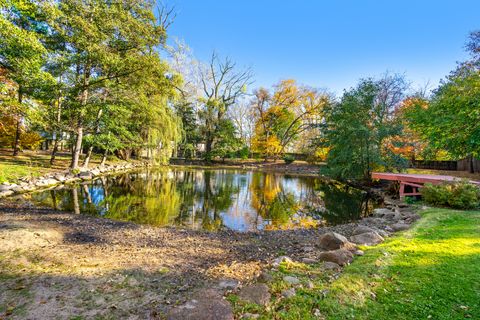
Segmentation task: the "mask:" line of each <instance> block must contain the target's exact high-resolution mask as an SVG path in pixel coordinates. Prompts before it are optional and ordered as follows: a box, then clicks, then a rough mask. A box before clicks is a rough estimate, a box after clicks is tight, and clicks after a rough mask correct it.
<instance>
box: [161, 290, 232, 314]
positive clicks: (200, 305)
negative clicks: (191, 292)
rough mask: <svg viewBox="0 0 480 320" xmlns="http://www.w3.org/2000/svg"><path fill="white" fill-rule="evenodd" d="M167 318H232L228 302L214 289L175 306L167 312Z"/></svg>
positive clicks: (202, 292)
mask: <svg viewBox="0 0 480 320" xmlns="http://www.w3.org/2000/svg"><path fill="white" fill-rule="evenodd" d="M167 319H168V320H233V319H234V317H233V311H232V307H231V305H230V303H229V302H228V301H225V300H224V299H223V297H222V296H221V295H220V294H219V293H218V292H217V291H215V290H212V289H207V290H202V291H201V292H199V293H198V298H197V299H192V300H190V301H188V302H187V303H185V304H183V305H180V306H178V307H175V308H173V309H171V310H170V312H169V313H168V314H167Z"/></svg>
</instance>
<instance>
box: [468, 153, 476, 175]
mask: <svg viewBox="0 0 480 320" xmlns="http://www.w3.org/2000/svg"><path fill="white" fill-rule="evenodd" d="M469 158H470V165H469V167H470V173H475V167H474V166H475V164H474V162H475V158H474V157H473V155H472V154H471V155H470V156H469Z"/></svg>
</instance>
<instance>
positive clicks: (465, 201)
mask: <svg viewBox="0 0 480 320" xmlns="http://www.w3.org/2000/svg"><path fill="white" fill-rule="evenodd" d="M421 193H422V197H423V200H424V201H425V202H427V203H430V204H432V205H437V206H449V207H452V208H456V209H473V208H476V207H478V206H479V204H480V188H479V187H477V186H476V185H473V184H471V183H468V182H465V181H462V182H457V183H442V184H438V185H432V184H430V183H426V184H425V186H424V187H423V188H422V189H421Z"/></svg>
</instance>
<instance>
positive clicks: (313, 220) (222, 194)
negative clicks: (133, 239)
mask: <svg viewBox="0 0 480 320" xmlns="http://www.w3.org/2000/svg"><path fill="white" fill-rule="evenodd" d="M28 197H30V200H32V201H33V202H34V203H37V204H42V205H47V206H50V207H51V208H54V209H58V210H67V211H72V212H74V213H79V214H88V215H95V216H102V217H105V218H109V219H115V220H122V221H132V222H136V223H141V224H150V225H155V226H178V227H184V228H192V229H203V230H211V231H213V230H219V229H222V228H227V229H231V230H236V231H251V230H262V229H265V230H276V229H292V228H308V227H314V226H317V225H333V224H339V223H344V222H348V221H353V220H355V219H358V218H360V217H362V216H365V215H368V214H369V212H370V211H371V210H372V203H371V201H370V200H369V199H368V196H367V194H366V193H365V192H362V191H360V190H357V189H354V188H352V187H349V186H346V185H343V184H339V183H332V182H326V181H324V180H322V179H320V178H315V177H302V176H291V175H285V174H279V173H265V172H252V171H241V170H223V169H222V170H196V169H188V170H183V169H182V170H177V169H163V170H159V169H156V170H143V171H137V172H129V173H126V174H121V175H116V176H106V177H101V178H98V179H96V180H94V181H89V182H85V183H82V184H77V185H71V186H64V187H62V188H61V189H53V190H47V191H43V192H37V193H33V194H31V195H28Z"/></svg>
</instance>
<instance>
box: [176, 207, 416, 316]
mask: <svg viewBox="0 0 480 320" xmlns="http://www.w3.org/2000/svg"><path fill="white" fill-rule="evenodd" d="M385 204H386V205H387V207H386V208H378V209H375V210H374V212H373V215H372V216H371V217H366V218H363V219H362V220H360V221H358V222H357V223H355V226H354V227H353V230H352V229H351V228H350V230H349V231H350V232H349V235H347V236H344V235H342V234H340V233H338V232H335V231H336V230H335V229H334V231H328V232H326V233H324V234H321V235H320V236H319V237H318V238H316V239H314V240H315V241H314V243H313V245H312V246H306V247H304V248H303V249H302V253H301V256H300V257H298V256H297V260H295V259H292V258H290V257H289V256H285V255H284V256H279V257H277V258H275V259H273V260H271V261H270V262H269V263H268V264H267V265H266V266H265V268H264V269H263V270H262V272H261V273H260V274H259V276H258V277H257V278H256V279H255V280H254V281H252V282H250V283H246V284H244V285H243V286H242V283H240V282H238V281H236V280H234V279H223V280H221V281H220V282H218V283H217V285H214V286H212V287H209V288H206V289H202V290H199V291H198V292H197V293H196V294H195V295H194V298H193V299H190V300H188V301H187V302H185V303H184V304H182V305H179V306H177V307H175V308H172V309H170V311H169V313H168V315H167V319H169V320H180V319H218V320H233V319H234V312H233V309H232V306H231V305H230V304H229V303H227V302H226V301H225V297H226V296H227V295H230V294H235V295H237V296H238V298H239V300H240V301H243V302H244V303H250V304H256V305H259V306H263V307H268V306H269V305H270V303H271V300H272V294H271V293H270V286H269V284H270V283H271V282H272V281H273V277H272V275H271V274H272V273H274V272H277V271H278V270H279V268H280V267H281V266H282V265H283V266H285V265H287V266H288V265H294V264H298V263H303V264H310V265H318V267H319V269H321V270H323V271H324V272H329V271H331V272H334V273H335V274H336V276H338V274H339V273H341V272H342V268H343V267H344V266H346V265H348V264H350V263H352V262H353V260H354V257H355V256H361V255H363V254H364V252H363V251H362V250H360V249H359V246H374V245H377V244H379V243H382V242H383V241H384V240H385V238H387V237H389V236H391V235H392V234H393V233H394V232H398V231H403V230H407V229H408V228H409V227H410V225H411V224H412V223H414V222H415V221H417V220H418V219H420V215H418V214H417V213H415V212H414V211H413V210H412V208H410V207H409V206H407V205H406V204H403V203H401V202H397V201H393V200H386V201H385ZM349 225H350V224H349ZM347 230H348V229H347ZM347 237H348V238H347ZM283 282H284V283H286V284H287V288H286V289H285V290H283V291H282V292H281V296H280V299H283V298H291V297H293V296H295V295H296V290H297V289H298V288H305V287H307V288H313V283H312V282H311V281H308V282H306V283H303V281H301V280H300V279H298V278H297V277H295V276H290V275H286V276H284V277H283ZM212 314H213V315H215V316H214V318H210V315H212ZM258 317H259V315H258V314H251V313H246V314H243V315H241V319H256V318H258Z"/></svg>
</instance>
